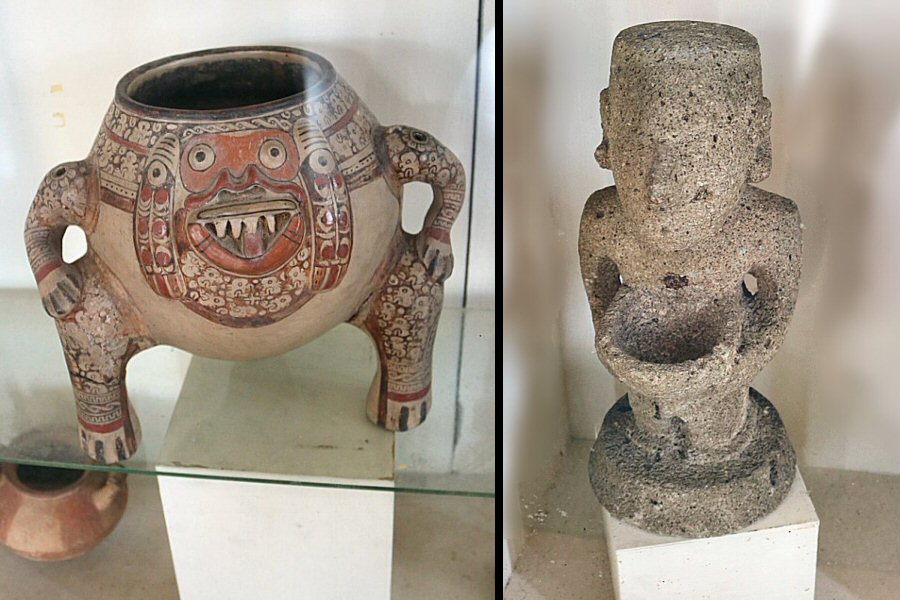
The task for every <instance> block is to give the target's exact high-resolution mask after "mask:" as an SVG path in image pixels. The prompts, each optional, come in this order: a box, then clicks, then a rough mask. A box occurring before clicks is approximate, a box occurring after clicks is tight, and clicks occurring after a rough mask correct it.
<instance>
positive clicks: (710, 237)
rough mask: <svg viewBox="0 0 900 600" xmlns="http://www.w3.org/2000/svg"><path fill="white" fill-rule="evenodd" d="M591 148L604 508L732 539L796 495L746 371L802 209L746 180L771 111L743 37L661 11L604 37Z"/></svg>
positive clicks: (584, 241)
mask: <svg viewBox="0 0 900 600" xmlns="http://www.w3.org/2000/svg"><path fill="white" fill-rule="evenodd" d="M600 113H601V119H602V123H603V131H604V136H603V142H602V143H601V144H600V146H599V147H598V148H597V151H596V153H595V156H596V158H597V161H598V163H599V164H600V165H601V166H602V167H604V168H609V169H612V171H613V176H614V179H615V182H616V185H615V186H614V187H609V188H605V189H602V190H598V191H597V192H594V193H593V194H592V195H591V196H590V198H588V201H587V203H586V205H585V208H584V212H583V214H582V218H581V233H580V239H579V252H580V257H581V270H582V275H583V278H584V285H585V289H586V291H587V295H588V300H589V303H590V306H591V312H592V314H593V322H594V329H595V332H596V347H597V353H598V355H599V357H600V359H601V360H602V361H603V363H604V364H605V365H606V367H607V368H608V369H609V371H610V372H611V373H613V374H614V375H615V376H616V377H617V378H619V379H620V380H621V381H622V382H623V383H625V384H626V385H628V386H629V388H630V389H631V391H630V392H629V394H627V395H626V396H624V397H623V398H622V399H620V400H619V401H618V402H617V403H616V404H615V405H614V406H613V408H612V409H611V410H610V411H609V413H608V414H607V416H606V419H605V420H604V422H603V426H602V428H601V431H600V434H599V436H598V438H597V441H596V443H595V445H594V450H593V454H592V456H591V461H590V477H591V483H592V485H593V487H594V491H595V493H596V494H597V497H598V498H599V500H600V502H601V503H602V504H603V505H604V506H605V507H606V508H607V510H609V511H610V513H612V514H613V515H614V516H616V517H618V518H620V519H622V520H625V521H628V522H630V523H632V524H634V525H637V526H638V527H641V528H644V529H647V530H650V531H654V532H656V533H662V534H668V535H678V536H687V537H705V536H712V535H721V534H724V533H728V532H732V531H735V530H737V529H740V528H742V527H745V526H746V525H749V524H750V523H752V522H753V521H755V520H756V519H758V518H759V517H761V516H763V515H765V514H767V513H769V512H770V511H772V510H773V509H774V508H775V507H776V506H777V505H778V504H779V503H780V502H781V500H782V499H783V498H784V496H785V495H786V494H787V492H788V490H789V489H790V486H791V482H792V479H793V474H794V465H795V461H796V459H795V455H794V451H793V449H792V447H791V445H790V442H789V441H788V438H787V434H786V432H785V430H784V426H783V424H782V422H781V419H780V417H779V416H778V413H777V411H776V410H775V408H774V407H773V406H772V405H771V404H770V403H769V402H768V400H766V399H765V398H763V397H762V395H760V394H759V393H758V392H756V391H755V390H752V389H750V388H749V384H750V381H751V380H752V379H753V377H754V376H755V375H756V374H757V373H758V372H759V371H760V369H762V368H763V366H765V364H766V363H767V362H768V361H769V360H770V359H771V357H772V356H773V355H774V353H775V352H776V351H777V350H778V348H779V346H780V345H781V342H782V340H783V339H784V335H785V332H786V330H787V326H788V322H789V320H790V317H791V314H792V312H793V309H794V304H795V302H796V298H797V288H798V284H799V278H800V262H801V225H800V215H799V212H798V211H797V207H796V205H795V204H794V203H793V202H792V201H791V200H788V199H787V198H782V197H781V196H778V195H776V194H772V193H770V192H766V191H763V190H761V189H759V188H756V187H754V186H752V185H750V183H753V182H758V181H761V180H763V179H765V178H766V177H767V176H768V174H769V171H770V168H771V147H770V142H769V126H770V120H771V107H770V104H769V101H768V100H767V99H766V98H765V97H764V96H763V94H762V77H761V67H760V52H759V46H758V44H757V41H756V39H755V38H754V37H753V36H752V35H750V34H749V33H747V32H746V31H743V30H740V29H736V28H734V27H730V26H727V25H721V24H716V23H700V22H693V21H672V22H660V23H648V24H644V25H637V26H635V27H630V28H628V29H626V30H624V31H622V32H621V33H619V35H618V36H617V37H616V40H615V42H614V43H613V53H612V66H611V68H610V84H609V87H608V88H607V89H605V90H603V91H602V92H601V93H600Z"/></svg>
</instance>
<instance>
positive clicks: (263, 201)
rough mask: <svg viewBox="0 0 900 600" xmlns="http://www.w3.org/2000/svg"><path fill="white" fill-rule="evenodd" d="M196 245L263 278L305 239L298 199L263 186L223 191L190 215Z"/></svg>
mask: <svg viewBox="0 0 900 600" xmlns="http://www.w3.org/2000/svg"><path fill="white" fill-rule="evenodd" d="M188 220H189V224H188V227H187V229H188V234H189V237H190V239H191V242H192V243H193V245H194V247H195V248H197V250H199V251H200V252H202V253H203V254H204V255H205V256H206V257H207V258H209V259H210V260H211V261H212V262H214V263H216V264H218V265H219V266H221V267H224V268H226V269H228V270H231V271H235V272H238V273H242V274H262V273H264V272H266V271H268V270H270V269H272V268H275V267H277V266H280V265H281V264H283V263H284V262H285V261H287V259H288V258H290V257H291V256H293V254H294V253H295V252H296V251H297V248H298V246H299V245H300V243H301V242H302V239H303V230H304V227H303V220H302V218H301V216H300V205H299V202H298V201H297V197H296V196H295V195H294V194H292V193H290V192H276V191H272V190H269V189H267V188H265V187H263V186H261V185H259V184H255V185H252V186H251V187H249V188H247V189H245V190H241V191H233V190H228V189H224V190H220V191H219V192H218V193H216V194H215V196H213V198H212V199H211V200H210V201H209V202H207V203H204V204H203V206H201V207H200V208H199V210H196V211H195V212H193V215H192V216H191V217H189V219H188Z"/></svg>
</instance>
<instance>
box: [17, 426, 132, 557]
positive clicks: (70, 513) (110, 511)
mask: <svg viewBox="0 0 900 600" xmlns="http://www.w3.org/2000/svg"><path fill="white" fill-rule="evenodd" d="M17 448H18V450H19V451H21V453H22V455H28V456H32V457H34V456H47V457H48V458H49V459H52V460H59V461H65V462H68V461H72V460H75V461H76V462H77V461H79V460H81V458H80V455H81V450H80V448H79V447H78V445H77V444H76V443H75V436H74V428H71V429H70V428H63V429H56V430H52V431H39V432H32V433H29V434H25V435H24V436H22V437H20V438H18V439H17V440H16V441H15V442H13V446H12V447H11V450H12V451H13V452H15V451H16V449H17ZM28 448H31V449H30V450H29V449H28ZM125 477H126V476H125V474H124V473H110V472H105V471H85V470H78V469H60V468H52V467H38V466H29V465H22V464H15V463H4V464H3V465H0V542H2V543H3V544H5V545H6V546H7V547H9V548H10V549H11V550H12V551H13V552H15V553H16V554H19V555H21V556H24V557H26V558H30V559H33V560H65V559H69V558H75V557H76V556H81V555H82V554H84V553H85V552H87V551H88V550H90V549H91V548H93V547H94V546H96V545H97V544H99V543H100V542H102V541H103V540H104V539H106V537H107V536H108V535H109V534H110V533H112V530H113V529H115V527H116V525H117V524H118V523H119V520H120V519H121V518H122V515H123V514H124V513H125V505H126V504H127V502H128V488H127V486H126V483H125Z"/></svg>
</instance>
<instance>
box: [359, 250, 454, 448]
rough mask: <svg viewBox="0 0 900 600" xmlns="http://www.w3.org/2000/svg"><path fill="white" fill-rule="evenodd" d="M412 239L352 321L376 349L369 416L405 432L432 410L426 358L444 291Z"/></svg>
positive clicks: (429, 377)
mask: <svg viewBox="0 0 900 600" xmlns="http://www.w3.org/2000/svg"><path fill="white" fill-rule="evenodd" d="M414 240H415V238H414V237H413V236H409V235H405V236H404V248H403V251H402V254H401V256H400V259H399V260H398V261H397V263H396V266H395V268H394V270H393V271H392V272H391V273H390V275H388V277H387V281H386V283H385V285H384V287H383V288H382V289H381V290H380V291H379V292H376V296H375V299H374V301H373V302H372V303H371V305H370V306H369V309H368V311H367V313H366V315H365V317H364V318H362V319H357V320H355V322H356V324H357V325H359V326H360V327H362V328H363V329H364V330H365V331H366V332H367V333H368V334H369V335H370V336H371V337H372V339H373V340H374V342H375V346H376V347H377V348H378V357H379V361H378V362H379V365H378V372H377V373H376V374H375V379H374V380H373V382H372V387H371V388H370V389H369V397H368V405H367V413H368V415H369V418H370V419H371V420H372V421H373V422H374V423H377V424H379V425H381V426H383V427H385V428H386V429H390V430H392V431H406V430H407V429H412V428H413V427H415V426H417V425H419V424H420V423H422V421H424V420H425V417H426V415H427V414H428V409H429V408H430V406H431V355H432V348H433V346H434V336H435V333H436V332H437V325H438V318H439V317H440V313H441V305H442V302H443V296H444V290H443V284H442V283H440V282H437V281H435V280H434V279H433V278H432V277H431V276H430V275H429V273H428V272H427V269H426V267H425V265H424V264H423V263H422V261H421V259H419V255H418V253H417V251H416V248H415V241H414Z"/></svg>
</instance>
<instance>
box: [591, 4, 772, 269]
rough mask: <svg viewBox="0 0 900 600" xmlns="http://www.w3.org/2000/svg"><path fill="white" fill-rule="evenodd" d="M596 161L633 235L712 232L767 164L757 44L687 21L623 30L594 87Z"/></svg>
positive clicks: (673, 243) (676, 246)
mask: <svg viewBox="0 0 900 600" xmlns="http://www.w3.org/2000/svg"><path fill="white" fill-rule="evenodd" d="M600 114H601V119H602V123H603V142H602V143H601V144H600V146H599V147H598V148H597V151H596V154H595V156H596V158H597V162H598V163H599V164H600V166H602V167H604V168H607V169H611V170H612V172H613V176H614V178H615V181H616V188H617V191H618V195H619V199H620V202H621V204H622V207H623V211H624V213H625V215H626V216H627V218H628V219H629V220H631V221H632V222H633V223H634V224H635V229H636V230H637V232H638V234H639V235H640V236H641V238H642V239H643V240H645V241H646V242H649V243H650V244H652V245H654V246H656V247H658V248H660V249H662V250H665V251H671V250H680V249H683V248H687V247H690V246H691V245H693V244H694V243H696V242H697V241H699V240H701V239H703V238H705V237H707V236H709V235H712V234H713V233H715V232H716V231H718V230H719V228H720V227H721V226H722V224H723V223H724V221H725V219H726V217H727V216H728V214H729V213H730V212H731V211H732V210H733V209H734V208H735V206H736V205H737V203H738V200H739V198H740V192H741V189H742V188H743V187H744V185H745V184H746V183H747V182H758V181H762V180H763V179H765V178H766V177H768V175H769V170H770V169H771V145H770V141H769V127H770V122H771V107H770V104H769V101H768V99H766V98H765V97H763V95H762V74H761V68H760V54H759V45H758V44H757V41H756V38H754V37H753V36H752V35H750V34H749V33H747V32H746V31H743V30H741V29H737V28H735V27H730V26H727V25H721V24H716V23H700V22H695V21H669V22H659V23H648V24H644V25H637V26H635V27H630V28H628V29H625V30H624V31H622V32H621V33H619V35H618V36H617V37H616V40H615V42H614V44H613V54H612V65H611V68H610V77H609V87H608V88H607V89H605V90H603V91H602V92H601V93H600Z"/></svg>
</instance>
